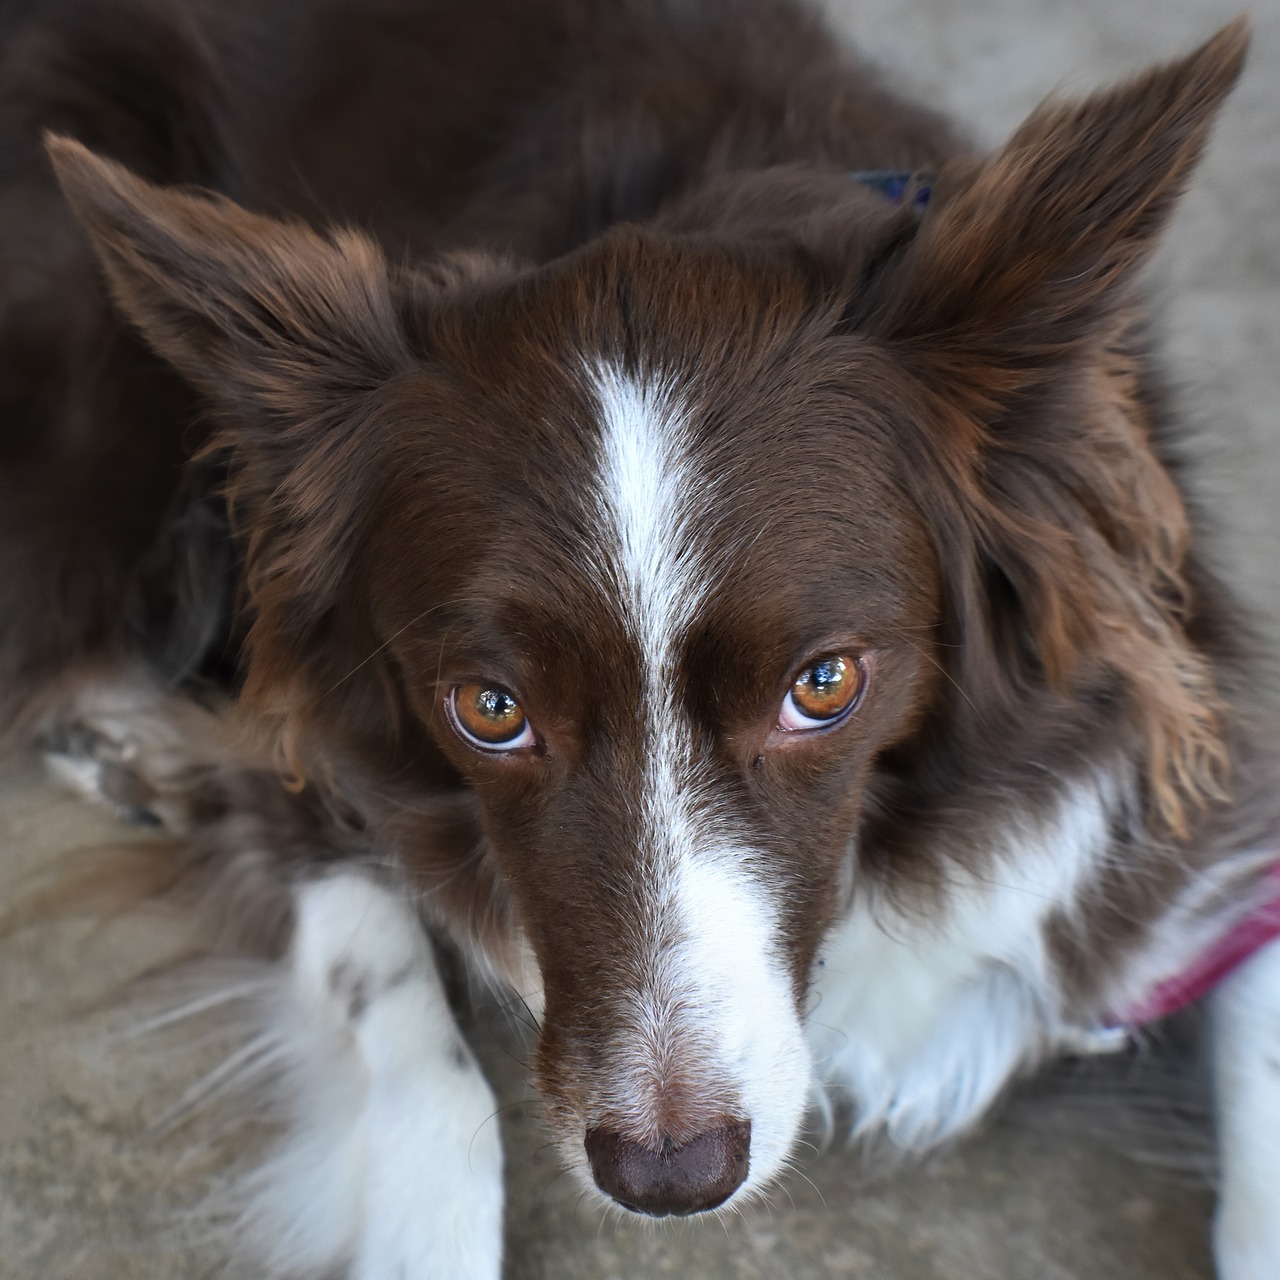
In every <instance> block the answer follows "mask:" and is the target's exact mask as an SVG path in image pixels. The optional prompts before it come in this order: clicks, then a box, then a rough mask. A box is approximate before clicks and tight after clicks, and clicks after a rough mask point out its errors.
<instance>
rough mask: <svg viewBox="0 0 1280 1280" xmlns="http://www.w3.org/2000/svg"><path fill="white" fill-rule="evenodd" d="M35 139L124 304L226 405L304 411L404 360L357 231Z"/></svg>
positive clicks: (387, 292) (376, 258) (374, 255)
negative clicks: (282, 216)
mask: <svg viewBox="0 0 1280 1280" xmlns="http://www.w3.org/2000/svg"><path fill="white" fill-rule="evenodd" d="M46 145H47V147H48V151H49V157H50V159H51V160H52V162H53V167H54V170H55V171H56V173H57V176H58V181H59V182H60V183H61V185H62V189H63V191H64V192H65V194H66V197H67V200H68V201H69V202H70V204H71V207H72V209H73V210H74V211H75V213H76V215H77V216H78V217H79V219H80V221H81V222H82V223H83V225H84V227H85V229H86V231H87V232H88V234H89V237H90V239H91V241H92V242H93V245H94V248H95V249H96V250H97V253H98V256H99V257H100V259H101V260H102V265H103V267H104V269H105V271H106V275H107V279H108V281H109V283H110V286H111V290H112V293H113V294H114V295H115V298H116V301H117V302H118V304H119V305H120V307H121V309H122V310H123V311H124V312H125V314H126V315H127V316H128V317H129V318H130V319H131V320H132V321H133V322H134V324H136V325H137V326H138V328H139V329H141V330H142V332H143V334H144V335H145V336H146V337H147V339H148V340H149V341H150V342H151V344H152V345H153V346H154V347H155V348H156V350H157V351H158V352H159V353H160V354H161V355H162V356H164V357H165V358H166V359H167V360H169V361H170V362H171V363H172V364H173V365H174V366H175V367H176V368H177V369H178V371H179V372H180V373H182V374H183V375H184V376H185V377H186V378H187V379H188V380H189V381H190V382H191V383H193V384H194V385H195V386H196V387H198V388H199V389H201V390H202V391H204V392H206V393H207V394H208V395H209V396H211V397H212V398H213V399H214V400H215V401H216V402H218V403H219V404H220V405H221V406H222V407H224V408H226V409H228V410H230V411H231V412H232V413H233V414H235V415H236V416H241V415H244V416H246V417H247V418H249V419H250V420H252V418H255V417H258V416H260V415H262V414H264V413H265V414H266V415H267V416H272V417H274V416H277V415H278V416H285V417H288V418H290V419H293V420H295V421H296V420H298V419H300V418H310V417H312V416H314V415H315V414H317V413H319V412H323V411H324V408H325V405H326V402H328V403H329V404H331V403H332V401H333V399H334V397H335V395H341V394H342V393H343V392H360V391H362V390H368V389H372V388H374V387H376V386H379V385H381V384H382V383H384V382H385V381H387V380H388V379H389V378H391V377H393V376H394V375H395V373H396V372H398V371H399V370H400V369H402V368H403V367H405V366H406V365H407V364H408V362H409V354H408V350H407V345H406V341H405V338H404V336H403V333H402V331H401V328H400V325H399V323H398V321H397V318H396V314H395V308H394V305H393V301H392V291H391V284H390V280H389V273H388V269H387V264H386V261H385V259H384V258H383V256H382V254H381V252H380V251H379V250H378V248H377V247H376V246H375V245H374V244H373V243H372V242H371V241H370V240H368V239H367V238H366V237H364V236H362V235H360V234H358V233H356V232H351V231H338V232H334V233H332V234H329V235H321V234H319V233H317V232H316V231H314V230H312V229H311V228H310V227H307V226H304V225H302V224H300V223H284V222H280V221H277V220H276V219H274V218H268V217H264V216H262V215H259V214H254V213H250V212H248V211H247V210H245V209H242V208H240V207H239V206H238V205H235V204H233V203H232V202H231V201H229V200H226V199H224V198H222V197H220V196H216V195H213V194H209V193H200V194H196V193H192V192H190V191H180V190H170V189H163V188H160V187H155V186H152V185H151V184H150V183H148V182H145V181H143V180H142V179H141V178H138V177H137V176H135V175H134V174H132V173H130V172H129V171H128V170H127V169H125V168H124V167H123V166H121V165H118V164H116V163H114V162H112V161H109V160H104V159H102V158H101V157H99V156H96V155H94V154H93V153H92V152H90V151H89V150H87V149H86V148H85V147H83V146H81V145H80V144H79V143H77V142H74V141H72V140H71V139H69V138H62V137H49V138H48V139H47V140H46Z"/></svg>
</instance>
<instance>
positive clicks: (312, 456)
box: [48, 138, 412, 706]
mask: <svg viewBox="0 0 1280 1280" xmlns="http://www.w3.org/2000/svg"><path fill="white" fill-rule="evenodd" d="M48 149H49V155H50V158H51V159H52V161H53V164H54V168H55V169H56V171H57V174H58V179H59V181H60V182H61V184H62V188H63V190H64V191H65V193H66V195H67V199H68V200H69V201H70V203H71V206H72V208H73V209H74V210H75V212H76V214H77V215H78V216H79V218H80V220H81V222H82V223H83V224H84V226H85V228H86V229H87V231H88V233H89V237H90V239H91V240H92V242H93V244H94V247H95V248H96V250H97V252H98V255H99V257H100V258H101V260H102V264H103V267H104V269H105V271H106V275H107V279H108V281H109V283H110V286H111V289H112V292H113V293H114V295H115V297H116V300H117V301H118V303H119V304H120V306H121V308H122V309H123V310H124V312H125V313H126V315H128V317H129V318H130V319H131V320H132V321H133V322H134V323H135V324H136V325H137V326H138V327H139V328H140V329H141V330H142V332H143V333H144V335H145V336H146V337H147V339H148V340H149V341H150V342H151V343H152V345H153V346H154V347H155V348H156V350H157V351H158V352H159V353H160V354H161V355H162V356H164V357H165V358H166V359H168V360H169V361H170V362H171V363H172V364H173V365H174V366H176V368H177V369H178V371H179V372H180V373H182V374H183V375H184V376H185V377H186V378H187V379H188V381H190V382H191V383H192V384H193V385H195V386H196V387H197V388H199V389H200V390H201V391H203V392H204V393H205V394H206V395H207V396H208V397H209V398H210V400H211V401H212V402H213V403H214V405H215V406H217V407H218V408H219V409H220V410H221V414H220V418H221V431H220V433H219V434H218V435H217V436H216V437H215V440H214V447H215V448H218V449H225V450H226V452H227V455H228V457H229V466H230V481H229V490H230V497H231V500H232V510H233V515H234V518H235V521H236V523H237V526H238V527H239V530H240V532H241V533H242V535H243V537H244V541H245V545H246V559H247V573H246V583H247V591H248V597H249V598H248V601H247V604H248V607H249V610H250V616H251V617H252V630H251V632H250V635H249V638H248V644H247V650H248V670H247V673H246V674H247V682H246V690H245V692H246V697H247V700H248V701H250V702H256V703H257V704H258V705H259V706H265V705H271V704H276V703H278V701H279V699H280V697H281V696H282V691H281V690H280V689H278V688H277V687H276V686H277V685H278V680H279V675H280V673H281V672H297V671H301V670H304V669H305V668H306V666H307V664H308V663H310V662H313V661H317V660H318V659H317V658H316V655H317V653H320V652H321V651H322V650H323V649H324V648H325V645H323V644H321V643H318V639H319V638H323V639H324V640H325V641H327V642H333V641H335V640H336V639H337V637H335V636H334V634H333V630H332V629H333V627H335V626H345V627H359V626H360V625H361V624H360V623H359V620H358V618H356V617H355V616H353V615H354V613H355V611H348V615H347V616H345V617H343V618H341V619H338V618H336V617H335V616H334V613H333V610H332V605H333V603H334V601H335V599H336V598H337V594H338V584H339V582H340V581H342V579H343V575H344V573H345V572H346V568H347V565H348V564H349V561H350V555H351V551H352V548H353V546H354V545H355V544H356V541H357V540H358V538H359V537H360V532H361V528H362V519H363V513H364V512H365V511H367V510H368V509H369V506H370V492H369V491H370V490H371V488H372V487H373V485H374V468H373V459H374V458H375V457H376V452H377V449H376V446H377V439H378V436H379V431H378V414H379V405H380V397H379V395H378V392H379V391H380V390H381V389H383V388H384V387H385V386H386V385H387V383H388V382H389V381H390V380H392V379H394V378H395V377H396V375H397V374H399V373H400V372H402V371H403V370H405V369H407V368H409V367H410V365H411V362H412V357H411V355H410V351H409V342H408V339H407V338H406V336H405V334H404V332H403V330H402V328H401V325H400V321H399V318H398V316H397V312H396V306H395V302H394V290H393V282H392V280H391V278H390V274H389V271H388V267H387V263H386V261H385V259H384V257H383V255H382V253H381V252H380V250H379V249H378V248H377V247H376V246H375V245H374V244H373V243H372V242H371V241H370V240H368V239H367V238H366V237H364V236H362V235H360V234H358V233H356V232H350V231H337V232H334V233H332V234H329V235H322V234H320V233H318V232H316V231H314V230H313V229H311V228H310V227H307V226H304V225H302V224H298V223H284V222H280V221H277V220H275V219H272V218H267V217H263V216H261V215H258V214H253V213H250V212H248V211H246V210H244V209H242V208H239V207H238V206H237V205H235V204H233V203H231V202H230V201H229V200H226V199H223V198H221V197H219V196H215V195H211V194H205V193H192V192H188V191H178V190H164V189H161V188H158V187H154V186H152V185H150V184H149V183H147V182H145V181H143V180H142V179H140V178H138V177H136V176H135V175H133V174H132V173H130V172H129V171H128V170H126V169H124V168H123V167H121V166H120V165H118V164H115V163H113V162H111V161H107V160H104V159H102V158H100V157H98V156H95V155H94V154H92V153H91V152H89V151H88V150H86V149H85V148H84V147H83V146H81V145H79V144H78V143H76V142H73V141H71V140H69V139H66V138H50V139H48ZM175 429H177V425H176V424H175ZM352 640H353V643H355V644H363V643H365V640H364V638H363V637H362V636H357V637H352ZM332 647H335V648H336V647H339V646H337V645H333V646H332ZM320 678H321V679H323V678H324V677H323V674H321V675H320ZM283 696H285V697H287V694H284V695H283Z"/></svg>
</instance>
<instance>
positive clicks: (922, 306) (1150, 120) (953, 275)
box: [864, 18, 1249, 417]
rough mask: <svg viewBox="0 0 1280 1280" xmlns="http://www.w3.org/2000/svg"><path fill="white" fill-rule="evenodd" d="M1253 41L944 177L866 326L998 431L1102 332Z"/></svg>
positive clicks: (1235, 31) (1131, 88)
mask: <svg viewBox="0 0 1280 1280" xmlns="http://www.w3.org/2000/svg"><path fill="white" fill-rule="evenodd" d="M1248 41H1249V33H1248V24H1247V22H1246V21H1245V19H1243V18H1241V19H1237V20H1236V21H1235V22H1233V23H1231V24H1230V25H1229V26H1227V27H1224V28H1223V29H1222V30H1221V31H1219V32H1218V34H1217V35H1215V36H1214V37H1213V38H1212V39H1210V40H1209V41H1208V42H1207V43H1206V44H1205V45H1203V46H1202V47H1201V48H1199V49H1197V50H1196V51H1195V52H1194V53H1192V54H1190V55H1189V56H1187V57H1185V58H1183V59H1181V60H1179V61H1177V62H1173V63H1170V64H1169V65H1167V66H1163V67H1157V68H1156V69H1154V70H1152V71H1150V72H1148V73H1147V74H1145V75H1143V76H1140V77H1139V78H1137V79H1136V80H1133V81H1131V82H1130V83H1128V84H1125V85H1122V86H1121V87H1119V88H1117V89H1114V90H1111V91H1108V92H1103V93H1098V94H1095V95H1094V96H1092V97H1089V98H1087V99H1085V100H1084V101H1082V102H1079V103H1055V102H1050V103H1047V104H1045V105H1044V106H1042V107H1040V108H1039V109H1038V110H1037V111H1035V112H1034V113H1033V114H1032V115H1031V117H1030V118H1029V119H1028V120H1027V121H1026V122H1025V123H1024V124H1023V125H1022V127H1021V128H1020V129H1019V130H1018V131H1017V132H1016V133H1015V134H1014V135H1013V137H1012V138H1011V139H1010V141H1009V142H1008V144H1007V145H1006V146H1005V147H1004V148H1003V149H1002V150H1000V151H997V152H996V153H995V154H994V155H993V156H991V157H990V158H989V159H988V160H986V161H985V162H984V163H982V164H980V165H978V166H976V168H975V166H974V165H973V163H972V162H971V161H964V160H962V161H960V162H958V163H957V164H956V165H955V166H954V167H953V169H951V170H948V169H946V168H944V169H943V171H942V173H941V174H940V175H939V179H938V182H937V184H936V186H935V188H934V196H933V202H932V206H931V207H930V209H929V210H928V212H927V213H926V215H925V217H924V220H923V223H922V225H921V227H920V230H919V232H918V234H917V235H916V237H915V238H914V240H913V241H912V243H911V244H910V245H909V247H908V248H907V249H906V250H905V253H904V256H903V258H902V259H901V260H900V261H899V262H898V263H897V264H896V265H895V266H894V267H893V268H891V269H890V270H889V271H888V272H885V273H884V280H883V294H882V296H881V297H880V298H868V299H867V300H866V301H865V307H866V312H867V313H869V314H868V315H867V320H869V321H870V323H869V324H867V321H866V320H864V324H867V327H868V328H870V329H871V330H872V331H873V332H874V333H875V334H876V335H877V336H878V337H879V338H881V339H882V340H884V341H885V342H887V343H889V344H890V345H891V347H892V349H893V350H894V352H895V354H897V355H898V356H899V357H900V358H902V359H903V360H904V361H905V362H906V363H908V365H909V366H910V367H912V369H913V370H914V371H916V372H917V373H919V374H920V375H921V376H923V377H924V379H925V380H926V381H927V382H929V383H931V384H932V385H934V386H935V388H939V389H942V388H945V393H946V395H947V397H948V398H949V399H951V400H952V402H953V403H955V402H956V398H957V397H958V398H959V402H960V403H961V404H962V405H963V407H964V408H965V409H967V410H969V411H971V412H974V413H975V414H977V415H978V416H979V417H992V416H998V415H999V413H1000V412H1001V410H1002V408H1003V406H1004V405H1005V403H1006V402H1007V401H1008V400H1009V399H1010V397H1013V396H1016V395H1018V394H1019V393H1020V392H1022V391H1025V390H1027V389H1028V388H1029V387H1031V386H1034V384H1035V383H1036V382H1037V380H1039V379H1040V378H1042V377H1044V376H1045V375H1046V374H1051V373H1052V372H1053V370H1054V366H1055V362H1056V361H1057V359H1058V358H1060V357H1063V356H1069V355H1070V354H1071V353H1072V352H1073V351H1074V350H1075V349H1077V348H1079V347H1080V346H1081V345H1082V344H1084V343H1087V342H1088V341H1089V340H1090V339H1091V338H1094V337H1095V336H1096V335H1097V333H1098V331H1099V329H1100V328H1101V327H1102V326H1103V325H1104V324H1105V323H1106V320H1107V318H1108V316H1109V314H1110V313H1111V312H1112V310H1113V309H1114V308H1115V306H1116V305H1117V303H1118V301H1119V300H1120V298H1121V295H1122V294H1123V292H1124V286H1125V285H1126V284H1127V283H1128V282H1129V281H1130V280H1131V279H1132V277H1133V275H1134V274H1135V269H1136V268H1137V267H1138V266H1140V264H1141V263H1142V262H1143V261H1144V260H1145V259H1146V257H1147V256H1148V255H1149V253H1150V252H1151V249H1152V247H1153V245H1154V242H1155V240H1156V238H1157V236H1158V233H1159V232H1160V231H1161V229H1162V228H1163V227H1164V225H1165V223H1166V221H1167V220H1168V218H1169V215H1170V214H1171V213H1172V211H1173V209H1174V207H1175V205H1176V202H1177V199H1178V197H1179V196H1180V195H1181V193H1182V191H1183V189H1184V187H1185V186H1186V184H1187V181H1188V179H1189V177H1190V175H1191V172H1192V170H1193V168H1194V166H1195V164H1196V161H1197V159H1198V158H1199V156H1200V152H1201V150H1202V148H1203V145H1204V142H1205V138H1206V136H1207V134H1208V132H1209V128H1210V125H1211V124H1212V122H1213V119H1214V117H1215V115H1216V114H1217V111H1218V108H1219V107H1220V106H1221V105H1222V101H1223V99H1224V98H1225V97H1226V95H1227V93H1228V92H1229V91H1230V89H1231V88H1232V86H1233V85H1234V84H1235V82H1236V79H1237V78H1238V76H1239V74H1240V70H1241V67H1242V65H1243V63H1244V56H1245V51H1246V48H1247V46H1248Z"/></svg>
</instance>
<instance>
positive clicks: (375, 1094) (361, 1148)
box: [253, 871, 502, 1280]
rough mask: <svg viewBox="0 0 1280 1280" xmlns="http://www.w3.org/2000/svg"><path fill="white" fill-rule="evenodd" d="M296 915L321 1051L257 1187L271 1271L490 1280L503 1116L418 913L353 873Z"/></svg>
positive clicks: (303, 893)
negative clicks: (460, 1025) (337, 1270)
mask: <svg viewBox="0 0 1280 1280" xmlns="http://www.w3.org/2000/svg"><path fill="white" fill-rule="evenodd" d="M296 909H297V925H296V931H295V936H294V942H293V947H292V951H291V956H290V959H291V964H292V980H293V989H294V993H295V1000H296V1007H297V1012H298V1013H300V1014H301V1015H302V1020H303V1025H304V1026H305V1027H307V1028H309V1029H310V1031H311V1033H313V1034H314V1047H311V1046H309V1047H308V1052H307V1054H306V1056H305V1058H304V1059H302V1060H299V1062H298V1067H297V1070H296V1073H295V1074H296V1077H297V1079H296V1081H295V1085H296V1087H295V1088H294V1090H293V1095H292V1099H291V1100H292V1104H293V1109H294V1114H293V1116H292V1123H291V1127H290V1134H289V1137H288V1138H287V1140H286V1142H285V1143H284V1144H283V1145H282V1147H281V1149H280V1151H279V1152H278V1153H277V1155H276V1157H275V1158H274V1160H273V1161H272V1162H271V1164H270V1165H269V1166H268V1167H267V1168H266V1169H265V1170H264V1171H263V1175H262V1177H261V1178H260V1179H259V1188H260V1189H259V1193H258V1195H257V1201H258V1203H257V1206H256V1210H255V1213H254V1214H253V1217H254V1219H255V1235H256V1236H257V1237H258V1238H259V1240H264V1239H265V1240H274V1241H275V1242H276V1244H275V1246H274V1247H268V1249H267V1253H268V1255H269V1261H270V1262H271V1264H272V1265H273V1266H274V1267H275V1268H276V1269H278V1270H280V1271H282V1272H286V1273H287V1272H290V1271H294V1270H299V1269H315V1270H320V1269H323V1268H324V1267H329V1268H332V1267H335V1266H339V1267H345V1268H346V1271H345V1275H346V1276H347V1277H348V1280H499V1276H500V1275H501V1269H502V1150H501V1145H500V1142H499V1136H498V1125H497V1119H496V1111H497V1104H496V1102H495V1100H494V1097H493V1093H492V1091H491V1090H490V1088H489V1085H488V1083H487V1082H486V1081H485V1079H484V1077H483V1075H481V1073H480V1070H479V1068H478V1066H477V1065H476V1062H475V1059H474V1058H473V1057H472V1054H471V1052H470V1050H469V1049H468V1048H467V1047H466V1045H465V1043H464V1042H463V1040H462V1038H461V1036H460V1034H459V1032H458V1029H457V1026H456V1025H455V1023H454V1019H453V1015H452V1012H451V1011H450V1009H449V1006H448V1002H447V1000H446V998H445V993H444V989H443V986H442V984H441V981H440V977H439V974H438V973H437V971H436V966H435V961H434V957H433V955H432V952H431V948H430V945H429V943H428V940H427V938H426V936H425V934H424V933H423V931H422V928H421V925H420V924H419V922H418V918H417V916H416V915H415V913H414V912H413V910H412V909H411V907H410V906H409V905H408V903H407V902H405V901H404V899H403V898H402V897H401V896H400V895H399V894H397V893H396V892H395V891H393V890H392V889H390V888H388V887H386V886H384V885H382V884H380V883H378V882H377V881H375V880H374V879H373V878H372V877H370V876H367V875H364V874H362V873H360V872H355V871H344V872H341V873H338V874H336V875H333V876H329V877H327V878H325V879H322V880H316V881H312V882H310V883H307V884H304V885H302V886H300V888H299V889H298V891H297V900H296ZM279 1242H287V1243H286V1245H285V1247H280V1244H279Z"/></svg>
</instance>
